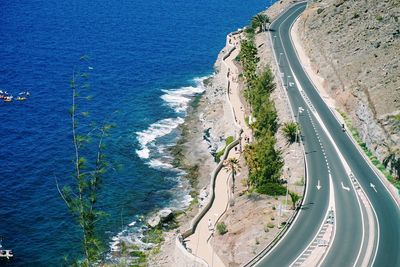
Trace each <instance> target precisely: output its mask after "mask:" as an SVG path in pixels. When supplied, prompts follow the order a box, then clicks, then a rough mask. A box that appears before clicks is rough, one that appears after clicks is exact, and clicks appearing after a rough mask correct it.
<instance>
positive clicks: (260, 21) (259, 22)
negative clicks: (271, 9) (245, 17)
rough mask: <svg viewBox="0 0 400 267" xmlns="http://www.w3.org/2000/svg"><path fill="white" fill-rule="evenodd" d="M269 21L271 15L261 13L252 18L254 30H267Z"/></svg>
mask: <svg viewBox="0 0 400 267" xmlns="http://www.w3.org/2000/svg"><path fill="white" fill-rule="evenodd" d="M267 23H269V17H268V16H267V15H265V14H261V13H260V14H257V15H255V16H254V17H253V18H252V20H251V28H252V29H254V30H256V29H258V32H263V31H265V26H266V24H267Z"/></svg>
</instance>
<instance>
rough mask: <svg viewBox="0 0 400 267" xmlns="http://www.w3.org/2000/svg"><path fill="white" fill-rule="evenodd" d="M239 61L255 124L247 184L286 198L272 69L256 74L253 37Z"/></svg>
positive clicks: (248, 150) (248, 148)
mask: <svg viewBox="0 0 400 267" xmlns="http://www.w3.org/2000/svg"><path fill="white" fill-rule="evenodd" d="M240 49H241V50H240V60H241V64H242V66H243V76H244V78H245V82H246V88H245V92H244V96H245V98H246V100H247V101H248V103H249V105H250V108H251V110H252V115H253V116H254V118H255V119H256V122H255V123H253V124H252V125H251V127H252V129H253V132H254V137H255V139H256V140H255V142H253V143H252V144H249V145H247V146H246V147H245V151H244V153H245V159H246V162H247V166H248V168H249V179H248V183H249V185H250V187H251V188H252V189H255V190H256V191H257V192H259V193H262V194H268V195H275V196H276V195H284V194H285V188H284V187H283V186H282V185H281V184H280V183H279V179H280V176H281V172H282V167H283V160H282V156H281V152H280V151H279V150H277V149H276V148H275V145H276V138H275V133H276V131H277V129H278V123H277V119H278V116H277V112H276V109H275V105H274V103H273V101H272V100H271V99H270V95H271V92H272V91H273V90H275V87H276V85H275V83H274V80H273V74H272V72H271V70H270V69H269V68H266V69H265V70H263V71H262V72H261V73H259V74H257V63H258V61H259V59H258V57H257V48H256V47H255V44H254V39H252V38H251V36H250V37H249V36H248V37H247V40H243V41H242V43H241V48H240Z"/></svg>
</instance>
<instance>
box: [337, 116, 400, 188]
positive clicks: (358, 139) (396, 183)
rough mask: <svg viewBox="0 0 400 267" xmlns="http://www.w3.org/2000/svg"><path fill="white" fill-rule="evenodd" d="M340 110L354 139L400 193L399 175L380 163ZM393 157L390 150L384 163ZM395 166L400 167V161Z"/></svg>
mask: <svg viewBox="0 0 400 267" xmlns="http://www.w3.org/2000/svg"><path fill="white" fill-rule="evenodd" d="M338 112H339V113H340V115H342V117H343V119H344V121H345V123H346V126H347V128H348V129H349V130H350V132H351V134H352V136H353V138H354V140H355V141H356V142H357V144H358V145H359V146H360V147H361V148H362V150H363V151H364V153H365V155H367V157H368V158H369V159H370V160H371V161H372V163H373V164H374V165H375V167H377V168H378V169H379V170H380V171H381V172H382V173H383V174H384V175H385V177H386V179H388V180H389V181H390V182H391V183H392V184H393V185H394V186H395V187H396V188H397V189H398V190H399V194H400V180H399V176H397V178H395V177H393V175H392V174H391V172H390V171H388V170H387V169H386V167H385V166H384V164H382V163H380V162H379V160H378V159H377V158H376V157H375V156H374V155H373V154H372V152H371V151H370V150H369V149H368V148H367V145H366V144H365V143H364V142H363V141H362V139H361V137H360V135H359V133H358V131H357V129H356V128H355V127H354V126H353V124H352V122H351V120H350V119H349V118H348V117H347V115H346V114H345V113H344V112H342V111H340V110H338ZM391 158H392V156H391V153H390V152H389V155H388V156H386V158H385V159H384V163H386V161H387V164H389V162H390V161H391ZM398 161H399V160H398ZM386 166H387V165H386ZM394 166H398V168H400V163H399V165H396V164H395V165H394ZM397 175H399V169H398V170H397Z"/></svg>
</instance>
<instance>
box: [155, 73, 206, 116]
mask: <svg viewBox="0 0 400 267" xmlns="http://www.w3.org/2000/svg"><path fill="white" fill-rule="evenodd" d="M207 78H208V76H206V77H199V78H194V79H193V81H194V82H195V83H196V85H195V86H185V87H181V88H178V89H168V90H161V91H162V92H164V93H165V94H164V95H162V96H161V99H163V100H164V101H165V102H166V103H167V105H168V106H169V107H170V108H172V109H173V110H175V112H177V113H184V112H186V110H187V108H188V105H189V102H190V100H191V99H192V97H193V96H195V95H196V94H200V93H202V92H204V90H205V88H204V84H203V82H204V80H205V79H207Z"/></svg>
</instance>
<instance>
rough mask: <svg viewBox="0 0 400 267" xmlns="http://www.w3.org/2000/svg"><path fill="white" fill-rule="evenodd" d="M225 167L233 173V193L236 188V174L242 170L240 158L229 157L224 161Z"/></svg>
mask: <svg viewBox="0 0 400 267" xmlns="http://www.w3.org/2000/svg"><path fill="white" fill-rule="evenodd" d="M224 165H225V167H224V169H225V170H226V171H227V172H230V173H231V175H232V193H233V192H234V188H235V174H236V173H237V172H238V171H240V165H239V160H238V159H237V158H229V159H227V160H225V162H224Z"/></svg>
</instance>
